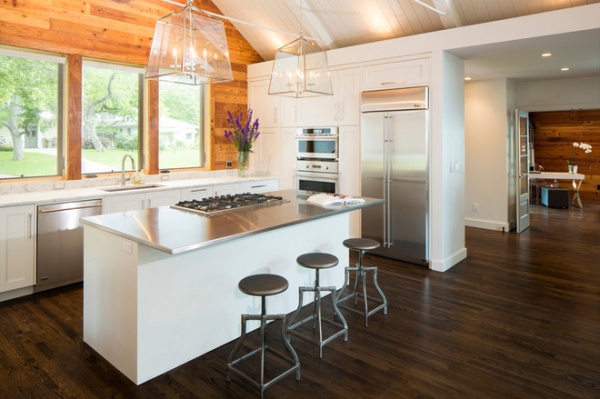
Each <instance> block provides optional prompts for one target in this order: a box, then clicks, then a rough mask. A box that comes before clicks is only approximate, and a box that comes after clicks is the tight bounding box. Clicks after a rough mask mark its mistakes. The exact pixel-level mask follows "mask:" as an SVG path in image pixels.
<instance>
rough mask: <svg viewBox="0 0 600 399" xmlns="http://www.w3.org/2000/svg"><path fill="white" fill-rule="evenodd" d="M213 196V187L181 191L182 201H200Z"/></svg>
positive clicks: (191, 188)
mask: <svg viewBox="0 0 600 399" xmlns="http://www.w3.org/2000/svg"><path fill="white" fill-rule="evenodd" d="M212 196H213V187H212V186H202V187H190V188H184V189H182V190H181V200H182V201H191V200H195V199H197V200H199V199H202V198H208V197H212Z"/></svg>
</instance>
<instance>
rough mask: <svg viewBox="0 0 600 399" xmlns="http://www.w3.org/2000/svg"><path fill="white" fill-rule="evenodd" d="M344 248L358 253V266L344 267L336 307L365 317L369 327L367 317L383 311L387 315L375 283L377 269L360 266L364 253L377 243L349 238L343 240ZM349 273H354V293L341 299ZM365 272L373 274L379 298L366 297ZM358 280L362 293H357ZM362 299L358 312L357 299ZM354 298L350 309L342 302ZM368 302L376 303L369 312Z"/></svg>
mask: <svg viewBox="0 0 600 399" xmlns="http://www.w3.org/2000/svg"><path fill="white" fill-rule="evenodd" d="M343 244H344V246H345V247H346V248H349V249H350V250H353V251H358V265H357V267H346V278H345V280H344V286H343V287H342V290H341V291H340V294H339V295H338V306H339V307H340V308H342V309H346V310H350V311H352V312H355V313H359V314H361V315H364V316H365V327H368V326H369V316H371V315H372V314H373V313H376V312H378V311H380V310H381V309H383V314H384V315H387V299H386V298H385V295H384V294H383V291H382V290H381V288H379V284H378V283H377V267H364V266H363V264H362V260H363V255H364V254H365V252H367V251H369V250H371V249H375V248H377V247H379V243H378V242H377V241H375V240H371V239H368V238H349V239H347V240H344V243H343ZM350 272H356V274H355V279H354V291H353V292H352V293H351V294H349V295H347V296H345V297H343V296H342V295H343V293H344V291H345V290H346V288H347V287H348V283H349V282H350ZM367 272H373V284H374V285H375V290H377V293H378V294H379V296H380V298H373V297H370V296H367ZM358 280H362V292H359V291H358ZM359 297H361V298H363V302H364V310H359V309H357V308H356V306H358V298H359ZM352 298H354V307H350V306H348V305H346V304H344V302H346V301H348V300H350V299H352ZM369 301H373V302H376V303H378V305H377V306H376V307H375V308H374V309H372V310H369Z"/></svg>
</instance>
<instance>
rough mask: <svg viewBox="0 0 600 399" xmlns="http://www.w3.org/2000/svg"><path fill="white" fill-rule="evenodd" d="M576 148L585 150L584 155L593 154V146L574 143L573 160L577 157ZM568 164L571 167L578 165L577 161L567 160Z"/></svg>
mask: <svg viewBox="0 0 600 399" xmlns="http://www.w3.org/2000/svg"><path fill="white" fill-rule="evenodd" d="M575 148H581V149H582V150H583V152H584V153H586V154H589V153H591V152H592V146H591V145H589V144H587V143H577V142H574V143H573V148H572V149H571V158H574V157H575ZM567 164H569V165H576V163H575V161H574V160H573V161H571V160H568V159H567Z"/></svg>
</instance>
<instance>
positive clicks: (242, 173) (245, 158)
mask: <svg viewBox="0 0 600 399" xmlns="http://www.w3.org/2000/svg"><path fill="white" fill-rule="evenodd" d="M249 160H250V151H238V158H237V161H238V164H237V172H238V176H239V177H247V176H249V175H250V165H249Z"/></svg>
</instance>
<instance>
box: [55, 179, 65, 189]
mask: <svg viewBox="0 0 600 399" xmlns="http://www.w3.org/2000/svg"><path fill="white" fill-rule="evenodd" d="M64 188H65V182H64V181H55V182H54V189H55V190H62V189H64Z"/></svg>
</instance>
